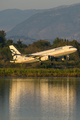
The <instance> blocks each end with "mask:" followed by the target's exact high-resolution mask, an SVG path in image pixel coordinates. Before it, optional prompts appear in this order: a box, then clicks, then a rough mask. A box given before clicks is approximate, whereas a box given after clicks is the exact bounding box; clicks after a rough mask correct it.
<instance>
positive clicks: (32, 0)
mask: <svg viewBox="0 0 80 120" xmlns="http://www.w3.org/2000/svg"><path fill="white" fill-rule="evenodd" d="M75 3H80V0H0V11H1V10H4V9H14V8H17V9H21V10H25V9H49V8H54V7H57V6H61V5H71V4H75Z"/></svg>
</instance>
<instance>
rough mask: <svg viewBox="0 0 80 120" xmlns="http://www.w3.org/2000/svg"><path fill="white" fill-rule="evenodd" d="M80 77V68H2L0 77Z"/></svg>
mask: <svg viewBox="0 0 80 120" xmlns="http://www.w3.org/2000/svg"><path fill="white" fill-rule="evenodd" d="M2 76H4V77H5V76H12V77H18V76H19V77H20V76H21V77H80V69H12V68H0V77H2Z"/></svg>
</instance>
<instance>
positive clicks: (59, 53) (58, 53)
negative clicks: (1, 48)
mask: <svg viewBox="0 0 80 120" xmlns="http://www.w3.org/2000/svg"><path fill="white" fill-rule="evenodd" d="M9 48H10V51H11V53H12V56H13V60H10V62H11V63H33V62H37V61H38V62H40V63H41V62H42V61H46V60H51V61H52V60H53V59H55V60H57V59H59V58H60V59H61V60H62V61H63V60H64V59H65V58H66V56H67V57H68V58H69V54H71V53H74V52H76V51H77V48H75V47H73V46H70V45H68V46H67V45H66V46H62V47H57V48H54V49H50V50H45V51H41V52H36V53H32V54H21V53H20V52H19V51H18V50H17V49H16V48H15V47H14V46H13V45H10V46H9Z"/></svg>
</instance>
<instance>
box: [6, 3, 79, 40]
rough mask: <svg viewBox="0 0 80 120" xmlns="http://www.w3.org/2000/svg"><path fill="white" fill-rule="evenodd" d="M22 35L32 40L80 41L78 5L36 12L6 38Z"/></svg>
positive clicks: (13, 29) (8, 33)
mask: <svg viewBox="0 0 80 120" xmlns="http://www.w3.org/2000/svg"><path fill="white" fill-rule="evenodd" d="M15 35H19V36H20V35H22V36H25V37H26V36H28V37H30V38H34V39H54V38H56V37H60V38H64V39H65V38H66V39H69V40H73V39H76V40H78V41H79V40H80V4H75V5H70V6H61V7H57V8H53V9H49V10H46V11H41V12H38V13H36V14H34V15H32V16H31V17H29V18H28V19H27V20H25V21H23V22H22V23H20V24H18V25H16V26H15V27H14V28H12V29H11V30H10V31H9V32H7V36H15Z"/></svg>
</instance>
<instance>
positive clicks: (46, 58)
mask: <svg viewBox="0 0 80 120" xmlns="http://www.w3.org/2000/svg"><path fill="white" fill-rule="evenodd" d="M40 60H41V61H45V60H50V56H48V55H47V56H44V57H41V59H40Z"/></svg>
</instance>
